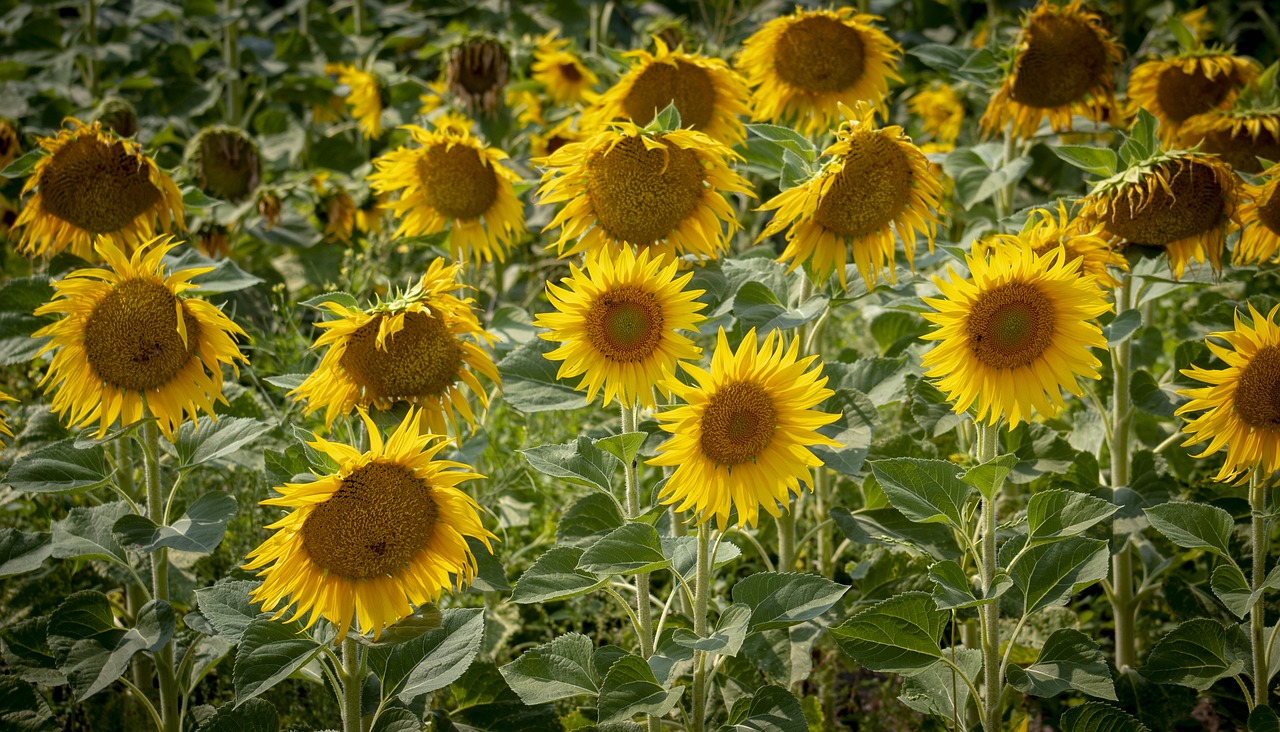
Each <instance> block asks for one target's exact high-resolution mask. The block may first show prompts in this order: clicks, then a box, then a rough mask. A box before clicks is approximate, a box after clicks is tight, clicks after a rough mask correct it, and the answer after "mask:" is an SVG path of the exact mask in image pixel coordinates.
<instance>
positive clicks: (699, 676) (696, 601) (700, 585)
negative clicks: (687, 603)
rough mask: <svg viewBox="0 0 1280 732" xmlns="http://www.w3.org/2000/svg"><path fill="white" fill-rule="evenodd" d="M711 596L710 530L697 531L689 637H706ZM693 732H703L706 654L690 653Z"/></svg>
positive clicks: (704, 724) (706, 526)
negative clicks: (691, 662) (691, 635)
mask: <svg viewBox="0 0 1280 732" xmlns="http://www.w3.org/2000/svg"><path fill="white" fill-rule="evenodd" d="M710 595H711V526H710V525H709V522H705V521H704V522H703V523H702V525H700V526H699V527H698V561H697V569H696V574H695V576H694V582H693V633H694V635H696V636H698V637H699V638H705V637H706V635H707V604H708V601H709V599H710ZM693 663H694V672H693V702H692V703H693V732H703V730H704V729H706V724H707V653H706V651H696V652H695V653H694V660H693Z"/></svg>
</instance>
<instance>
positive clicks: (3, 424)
mask: <svg viewBox="0 0 1280 732" xmlns="http://www.w3.org/2000/svg"><path fill="white" fill-rule="evenodd" d="M16 401H18V400H17V399H14V398H13V397H11V396H9V395H8V394H5V393H4V392H2V391H0V403H3V402H16ZM0 435H4V436H5V437H13V429H12V428H11V427H9V422H8V420H6V419H5V414H4V412H0ZM3 446H4V442H3V441H0V447H3Z"/></svg>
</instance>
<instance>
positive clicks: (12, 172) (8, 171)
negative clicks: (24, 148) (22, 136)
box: [0, 147, 49, 178]
mask: <svg viewBox="0 0 1280 732" xmlns="http://www.w3.org/2000/svg"><path fill="white" fill-rule="evenodd" d="M48 156H49V153H48V151H46V150H45V149H44V148H42V147H38V148H36V149H35V150H32V151H30V152H28V153H26V154H25V155H23V156H22V157H20V158H18V159H17V160H14V161H13V162H12V163H9V164H8V165H6V166H5V168H4V170H0V178H26V177H27V176H28V175H31V171H33V170H35V168H36V163H38V162H40V159H41V158H45V157H48Z"/></svg>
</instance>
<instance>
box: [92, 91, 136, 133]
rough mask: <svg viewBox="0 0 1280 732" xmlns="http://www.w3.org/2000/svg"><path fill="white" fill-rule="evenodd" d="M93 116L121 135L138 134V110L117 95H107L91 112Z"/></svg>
mask: <svg viewBox="0 0 1280 732" xmlns="http://www.w3.org/2000/svg"><path fill="white" fill-rule="evenodd" d="M93 118H94V119H96V120H97V121H99V122H101V123H102V124H103V126H105V127H106V128H107V129H109V130H111V131H112V132H114V133H116V134H117V135H119V136H121V137H133V136H134V135H136V134H138V112H137V110H135V109H134V108H133V105H132V104H130V103H129V102H127V101H125V100H124V99H121V98H119V97H107V98H106V99H103V100H102V104H99V105H98V108H97V109H96V110H94V112H93Z"/></svg>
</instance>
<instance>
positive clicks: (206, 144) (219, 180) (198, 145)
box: [185, 126, 262, 203]
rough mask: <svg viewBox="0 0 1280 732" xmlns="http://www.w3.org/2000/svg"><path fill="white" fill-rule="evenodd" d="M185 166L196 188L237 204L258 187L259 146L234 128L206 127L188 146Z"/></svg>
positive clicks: (260, 168)
mask: <svg viewBox="0 0 1280 732" xmlns="http://www.w3.org/2000/svg"><path fill="white" fill-rule="evenodd" d="M185 157H186V161H185V162H186V166H187V169H188V170H190V171H191V176H192V178H194V179H195V183H196V185H197V186H198V187H199V188H200V190H202V191H204V192H205V193H207V194H208V195H210V196H213V197H214V198H221V199H222V200H224V201H230V202H232V203H239V202H240V201H243V200H245V199H247V198H249V196H251V195H253V192H254V191H255V190H257V188H258V182H259V181H260V180H261V178H262V158H261V156H260V155H259V154H258V145H257V144H256V143H254V141H253V140H250V139H249V137H248V136H247V135H245V133H244V132H243V131H241V130H239V129H236V128H235V127H223V126H217V127H206V128H204V129H203V130H200V133H199V134H197V135H196V136H195V137H193V138H191V142H189V143H187V151H186V156H185Z"/></svg>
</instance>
